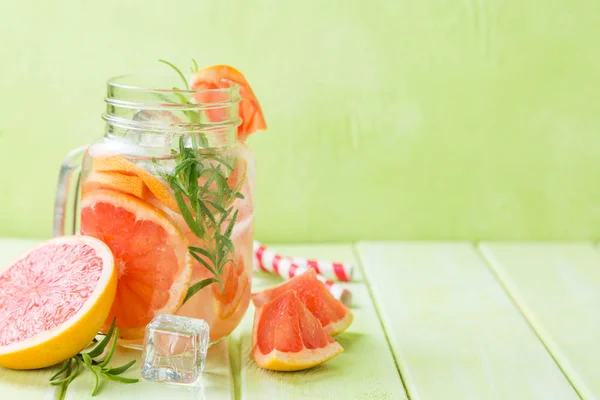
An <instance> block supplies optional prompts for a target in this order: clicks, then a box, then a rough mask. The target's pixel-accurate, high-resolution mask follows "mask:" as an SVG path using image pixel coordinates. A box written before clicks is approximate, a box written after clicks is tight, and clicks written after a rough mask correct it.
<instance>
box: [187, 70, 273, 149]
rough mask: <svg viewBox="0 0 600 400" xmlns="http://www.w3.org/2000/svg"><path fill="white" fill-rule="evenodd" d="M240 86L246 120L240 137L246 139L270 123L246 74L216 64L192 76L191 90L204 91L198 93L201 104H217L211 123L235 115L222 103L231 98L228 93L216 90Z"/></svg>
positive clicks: (241, 113)
mask: <svg viewBox="0 0 600 400" xmlns="http://www.w3.org/2000/svg"><path fill="white" fill-rule="evenodd" d="M233 84H237V85H239V88H240V89H239V90H240V96H241V98H242V99H241V100H240V103H239V105H238V109H239V117H240V118H241V120H242V123H241V125H240V126H238V140H240V141H241V142H244V141H245V140H246V138H247V137H248V136H249V135H251V134H252V133H254V132H256V131H260V130H265V129H267V123H266V122H265V117H264V115H263V113H262V110H261V107H260V104H259V102H258V99H257V98H256V96H255V95H254V91H253V90H252V88H251V87H250V84H249V83H248V81H247V80H246V77H245V76H244V75H243V74H242V73H241V72H240V71H238V70H237V69H235V68H233V67H232V66H229V65H213V66H211V67H207V68H204V69H203V70H200V71H197V72H196V73H194V75H193V76H192V78H191V81H190V89H192V90H201V89H202V90H203V91H200V92H198V93H196V94H194V98H195V99H196V101H197V102H198V103H206V104H215V108H214V109H209V110H207V111H206V114H207V116H208V118H209V119H210V121H211V122H225V121H227V120H229V119H230V118H231V116H228V115H227V110H228V108H229V106H227V107H221V106H219V103H223V102H225V101H227V100H228V99H227V97H226V95H225V94H224V93H222V92H219V91H218V90H215V89H223V88H228V87H231V86H232V85H233Z"/></svg>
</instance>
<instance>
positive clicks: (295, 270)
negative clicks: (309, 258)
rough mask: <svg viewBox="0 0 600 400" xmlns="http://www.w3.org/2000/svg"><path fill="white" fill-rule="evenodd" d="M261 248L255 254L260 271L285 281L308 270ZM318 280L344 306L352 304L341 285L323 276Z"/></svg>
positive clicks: (348, 292)
mask: <svg viewBox="0 0 600 400" xmlns="http://www.w3.org/2000/svg"><path fill="white" fill-rule="evenodd" d="M259 246H261V247H260V248H259V251H256V252H255V259H256V267H257V269H259V270H260V271H263V272H268V273H272V274H276V275H278V276H280V277H282V278H284V279H290V278H293V277H294V276H296V275H300V274H302V273H304V272H306V271H307V270H308V268H302V267H300V266H298V265H296V264H294V263H293V262H292V261H291V260H290V259H289V258H283V257H281V256H280V255H278V254H276V253H274V252H272V251H271V250H269V249H267V248H266V247H264V246H262V245H260V244H259ZM317 279H318V280H320V281H321V282H323V284H324V285H325V287H326V288H327V290H329V292H330V293H331V294H332V295H333V297H335V298H336V299H338V300H339V301H341V302H342V304H343V305H345V306H349V305H350V303H352V293H350V291H349V290H348V289H346V288H344V287H342V286H341V285H340V284H338V283H335V282H331V281H329V280H327V278H326V277H324V276H323V275H321V274H317Z"/></svg>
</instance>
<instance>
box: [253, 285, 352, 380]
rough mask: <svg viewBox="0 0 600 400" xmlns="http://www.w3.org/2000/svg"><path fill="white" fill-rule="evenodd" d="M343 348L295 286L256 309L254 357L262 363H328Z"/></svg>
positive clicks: (285, 366)
mask: <svg viewBox="0 0 600 400" xmlns="http://www.w3.org/2000/svg"><path fill="white" fill-rule="evenodd" d="M342 351H344V349H343V348H342V346H340V344H339V343H337V342H336V341H335V340H334V339H333V338H332V337H331V336H330V335H329V334H328V333H327V332H325V330H324V329H323V327H322V326H321V323H320V322H319V320H317V319H316V318H315V317H314V316H313V315H312V314H311V312H310V311H309V310H308V308H306V306H305V305H304V304H302V302H301V301H300V299H299V298H298V297H297V296H296V292H295V291H294V290H291V289H290V290H286V291H285V292H283V293H282V294H280V295H279V296H277V297H275V298H274V299H273V300H272V301H271V302H269V303H267V304H265V305H264V306H262V307H260V308H258V309H257V310H256V314H255V316H254V327H253V330H252V357H253V358H254V361H256V364H257V365H258V366H259V367H262V368H266V369H272V370H275V371H298V370H301V369H306V368H311V367H314V366H316V365H319V364H321V363H324V362H325V361H327V360H329V359H331V358H333V357H335V356H336V355H338V354H340V353H341V352H342Z"/></svg>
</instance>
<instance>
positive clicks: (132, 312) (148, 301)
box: [81, 190, 192, 340]
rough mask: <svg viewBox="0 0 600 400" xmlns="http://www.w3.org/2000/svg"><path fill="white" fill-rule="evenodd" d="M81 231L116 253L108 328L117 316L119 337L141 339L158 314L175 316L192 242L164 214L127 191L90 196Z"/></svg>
mask: <svg viewBox="0 0 600 400" xmlns="http://www.w3.org/2000/svg"><path fill="white" fill-rule="evenodd" d="M81 208H82V210H81V232H82V233H83V234H84V235H89V236H94V237H97V238H98V239H100V240H102V241H103V242H104V243H106V244H107V245H108V247H109V248H110V249H111V250H112V252H113V255H114V257H115V264H116V268H117V273H118V284H117V293H116V296H115V301H114V303H113V305H112V308H111V310H110V314H109V317H108V319H107V321H106V322H107V324H109V323H110V322H111V321H112V319H113V317H116V325H117V326H118V327H119V336H120V337H121V338H122V339H126V340H137V339H141V338H142V337H143V336H144V328H145V327H146V325H147V324H148V323H149V322H150V321H151V320H152V318H153V317H154V316H155V315H158V314H174V313H175V312H176V311H177V310H178V309H179V307H180V306H181V304H182V302H183V299H184V298H185V295H186V292H187V289H188V287H189V283H190V278H191V276H192V264H191V257H189V254H188V251H187V246H188V241H187V239H186V238H185V236H184V235H183V234H182V233H181V231H180V230H179V229H178V228H177V227H176V226H175V225H174V224H173V223H172V222H171V220H170V219H169V218H168V217H167V216H166V215H165V214H164V213H163V212H161V211H159V210H157V209H156V208H154V207H152V206H151V205H149V204H147V203H146V202H144V201H141V200H139V199H137V198H135V197H133V196H129V195H127V194H124V193H118V192H112V191H102V190H98V191H95V192H90V193H86V194H84V196H83V199H82V203H81Z"/></svg>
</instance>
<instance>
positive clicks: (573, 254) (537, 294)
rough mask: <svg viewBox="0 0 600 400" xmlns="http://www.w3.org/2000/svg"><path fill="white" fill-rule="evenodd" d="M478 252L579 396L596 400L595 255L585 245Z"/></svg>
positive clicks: (598, 261) (598, 281) (598, 324)
mask: <svg viewBox="0 0 600 400" xmlns="http://www.w3.org/2000/svg"><path fill="white" fill-rule="evenodd" d="M480 250H481V252H482V254H483V255H484V256H485V257H486V258H487V260H488V262H489V264H490V266H491V267H492V269H493V270H494V272H495V273H496V275H497V276H498V278H499V279H500V281H501V282H502V284H503V285H504V286H505V287H506V288H507V290H508V291H509V292H510V294H511V296H512V297H513V299H514V301H515V303H516V304H518V306H519V308H520V309H521V311H522V312H523V314H524V315H525V316H526V317H527V318H528V319H529V321H530V322H531V324H532V326H533V327H534V329H535V330H536V332H537V333H538V336H540V338H541V339H542V340H543V341H544V343H545V344H546V347H547V348H548V350H549V351H550V352H551V353H552V355H553V356H554V358H555V359H556V361H557V362H558V364H559V365H560V366H561V368H562V369H563V371H564V372H565V374H566V375H567V376H568V378H569V380H570V381H571V382H572V384H573V386H574V387H575V388H576V389H577V391H578V392H579V394H580V395H581V397H582V398H584V399H598V398H600V369H599V368H598V365H599V364H600V346H598V338H599V337H600V314H599V313H598V310H599V309H600V253H599V252H598V251H596V250H595V249H594V246H593V245H592V244H591V243H570V244H566V243H483V244H481V245H480Z"/></svg>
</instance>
